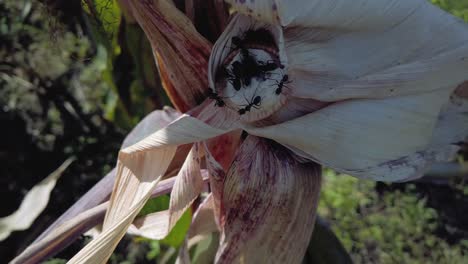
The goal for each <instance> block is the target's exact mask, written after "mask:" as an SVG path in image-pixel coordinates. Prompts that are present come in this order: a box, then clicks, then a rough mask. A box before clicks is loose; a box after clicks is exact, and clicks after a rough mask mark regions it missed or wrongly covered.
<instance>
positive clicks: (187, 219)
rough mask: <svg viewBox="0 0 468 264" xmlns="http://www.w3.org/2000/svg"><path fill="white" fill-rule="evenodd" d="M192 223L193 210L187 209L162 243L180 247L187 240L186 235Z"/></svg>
mask: <svg viewBox="0 0 468 264" xmlns="http://www.w3.org/2000/svg"><path fill="white" fill-rule="evenodd" d="M191 222H192V210H191V208H189V209H187V211H185V213H184V214H183V215H182V217H181V218H180V219H179V221H178V222H177V224H176V225H175V226H174V228H173V229H172V230H171V232H170V233H169V234H168V235H167V236H166V238H164V239H163V240H161V243H163V244H166V245H168V246H172V247H179V246H180V245H181V244H182V242H183V241H184V239H185V235H186V234H187V231H188V229H189V227H190V223H191Z"/></svg>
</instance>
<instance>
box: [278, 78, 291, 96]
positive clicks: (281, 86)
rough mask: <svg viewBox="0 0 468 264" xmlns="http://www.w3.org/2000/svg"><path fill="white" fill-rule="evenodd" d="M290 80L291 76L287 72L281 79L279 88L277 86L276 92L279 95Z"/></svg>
mask: <svg viewBox="0 0 468 264" xmlns="http://www.w3.org/2000/svg"><path fill="white" fill-rule="evenodd" d="M288 80H289V76H288V75H287V74H285V75H284V76H283V78H282V79H281V81H280V82H279V83H278V88H276V90H275V94H277V95H279V94H280V93H281V92H282V91H283V87H284V85H285V84H286V83H290V81H288Z"/></svg>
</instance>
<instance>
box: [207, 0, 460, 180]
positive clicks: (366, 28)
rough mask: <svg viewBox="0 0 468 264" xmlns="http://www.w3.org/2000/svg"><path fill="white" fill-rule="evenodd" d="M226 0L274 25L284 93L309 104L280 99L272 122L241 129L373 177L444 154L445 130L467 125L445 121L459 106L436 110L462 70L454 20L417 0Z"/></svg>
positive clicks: (415, 167) (448, 150) (400, 172)
mask: <svg viewBox="0 0 468 264" xmlns="http://www.w3.org/2000/svg"><path fill="white" fill-rule="evenodd" d="M231 2H232V3H233V4H234V7H235V8H236V9H237V10H238V11H239V12H241V13H244V14H245V15H246V16H239V17H240V18H239V19H240V20H241V21H244V22H243V23H244V24H249V22H247V21H248V20H250V21H256V20H262V21H266V22H270V23H274V24H275V23H276V24H279V25H282V26H283V34H278V35H276V36H278V37H279V39H278V41H277V43H279V44H280V47H279V48H280V53H281V52H282V53H284V54H285V57H286V59H284V60H282V61H286V62H287V64H286V68H287V69H288V72H287V74H288V75H289V80H290V81H291V83H289V84H287V88H286V89H288V90H289V92H290V97H289V100H291V101H295V100H297V98H303V99H305V100H308V99H310V100H311V104H313V105H316V106H317V108H316V110H315V112H311V113H309V114H307V113H306V112H307V109H310V107H304V109H303V110H302V111H301V109H298V108H297V107H295V105H293V106H292V107H291V108H292V109H291V111H290V112H288V109H286V107H285V108H283V109H281V110H280V111H278V113H275V114H274V115H273V116H272V117H271V118H270V119H269V121H270V122H271V121H273V122H276V123H278V124H276V125H273V126H267V127H262V126H264V125H265V123H257V124H255V125H251V126H246V128H247V130H248V131H249V132H251V133H253V134H255V135H258V136H262V137H267V138H271V139H273V140H275V141H277V142H280V143H282V144H283V145H285V146H287V147H288V148H290V149H292V150H293V151H294V152H296V153H297V154H298V155H301V156H303V157H306V158H308V159H311V160H314V161H317V162H319V163H321V164H324V165H326V166H330V167H332V168H334V169H336V170H337V171H340V172H344V173H348V174H351V175H354V176H357V177H360V178H370V179H374V180H384V181H401V180H405V179H406V180H408V179H413V178H416V177H419V176H421V175H422V174H423V172H424V171H425V169H426V168H427V166H428V165H429V164H430V163H431V162H433V161H436V160H437V161H442V160H444V161H445V160H447V159H448V158H449V157H453V156H454V155H453V154H454V153H455V152H456V150H458V147H457V146H456V145H454V144H453V142H452V141H449V140H452V139H455V138H463V136H462V134H463V133H465V136H466V135H467V134H466V129H465V127H466V125H460V123H462V124H467V123H468V121H467V118H466V117H464V118H463V117H462V115H460V114H458V115H457V116H458V117H455V116H454V117H452V118H454V119H457V121H458V122H459V123H458V124H456V122H454V121H447V120H449V119H450V118H448V117H447V115H448V113H449V112H450V111H451V112H452V114H454V113H455V112H456V111H459V112H458V113H460V110H459V109H458V110H456V111H455V110H453V109H452V110H443V111H445V113H444V112H442V114H441V116H440V117H439V114H440V113H441V109H446V108H447V107H448V106H446V104H447V103H448V100H449V98H450V96H451V94H452V93H453V91H454V90H455V88H456V87H457V86H458V85H459V84H460V83H462V82H463V81H465V80H466V79H468V74H467V72H468V57H467V56H468V45H467V44H466V43H468V26H467V25H466V24H465V23H464V22H463V21H461V20H459V19H457V18H455V17H453V16H451V15H449V14H447V13H445V12H444V11H442V10H440V9H438V8H436V7H434V6H432V5H431V4H430V3H428V2H426V1H419V0H409V1H381V0H377V1H366V0H359V1H358V3H357V2H346V1H307V4H305V3H304V1H298V0H293V1H287V2H286V1H254V2H250V1H245V2H241V1H231ZM268 12H270V14H269V15H268V14H267V13H268ZM268 17H270V18H273V17H276V19H270V18H268ZM251 23H254V22H251ZM241 28H242V27H241ZM244 30H246V28H244ZM435 35H437V36H438V37H437V38H434V36H435ZM224 41H225V42H226V41H227V40H224ZM218 45H219V46H222V45H223V43H216V44H215V48H214V52H216V46H218ZM212 58H215V56H212ZM319 101H322V102H323V104H320V103H315V102H319ZM327 103H328V105H327ZM286 106H287V104H286ZM288 118H290V119H288ZM462 119H464V120H463V121H462ZM281 122H283V123H281ZM266 124H268V123H266ZM435 128H437V129H436V130H434V129H435ZM455 131H457V132H455ZM458 131H461V132H458ZM441 133H443V134H444V136H445V138H446V139H447V140H446V141H445V142H444V144H442V143H441V136H439V134H441ZM433 134H434V136H433Z"/></svg>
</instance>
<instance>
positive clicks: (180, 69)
mask: <svg viewBox="0 0 468 264" xmlns="http://www.w3.org/2000/svg"><path fill="white" fill-rule="evenodd" d="M128 3H129V6H130V7H131V9H132V14H133V16H134V17H135V19H136V20H137V22H138V24H140V26H141V27H142V28H143V30H144V31H145V33H146V36H147V37H148V40H149V41H150V43H151V46H152V48H153V52H154V53H155V58H156V59H157V61H158V63H159V64H160V65H159V68H160V71H161V77H162V79H163V81H164V83H163V84H165V87H164V88H165V89H166V91H167V94H168V95H169V97H170V98H171V101H172V102H173V103H174V105H175V107H176V108H177V109H178V110H179V111H181V112H186V111H187V110H189V109H190V108H192V107H194V106H196V105H198V104H199V103H200V102H201V101H202V100H203V98H204V94H205V91H206V90H207V78H206V76H207V72H206V71H207V68H206V65H207V63H208V57H209V54H210V50H211V44H210V43H209V42H208V41H207V40H205V39H204V38H203V37H202V36H201V35H200V34H199V33H198V32H197V31H196V29H195V28H194V26H193V24H192V23H191V21H190V20H189V19H188V18H187V17H186V16H185V15H184V14H183V13H182V12H180V11H179V10H178V9H177V8H176V7H175V6H174V5H173V4H172V3H171V2H170V1H167V0H161V1H151V0H142V1H129V2H128Z"/></svg>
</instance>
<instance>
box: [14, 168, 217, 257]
mask: <svg viewBox="0 0 468 264" xmlns="http://www.w3.org/2000/svg"><path fill="white" fill-rule="evenodd" d="M203 177H204V181H206V180H207V178H208V177H207V175H206V173H204V176H203ZM174 182H175V178H174V177H173V178H169V179H165V180H162V181H160V182H159V183H158V185H157V186H156V188H155V189H154V190H153V192H152V193H151V197H158V196H160V195H162V194H168V193H170V192H171V189H172V187H173V185H174ZM81 205H83V204H81ZM85 205H86V206H89V205H90V203H87V204H85ZM108 206H109V202H108V201H106V202H103V203H101V204H99V205H97V206H94V207H91V208H89V209H86V210H85V209H83V208H85V207H83V206H80V207H78V209H80V208H81V209H83V210H81V211H79V212H78V211H77V210H78V209H77V210H73V211H72V212H71V214H66V215H65V216H66V217H64V218H61V219H59V220H60V221H56V223H57V225H56V226H55V227H54V228H52V229H51V230H50V231H47V232H44V233H43V234H42V235H41V237H40V238H38V239H37V240H36V241H35V242H34V243H33V244H31V245H29V246H28V247H27V248H26V249H25V250H24V251H23V252H22V253H21V254H20V255H19V256H17V257H16V258H15V259H13V260H12V261H11V263H12V264H14V263H22V264H30V263H38V262H41V261H43V260H44V259H46V258H47V257H50V256H53V255H55V254H56V253H57V252H59V251H60V250H62V249H63V248H65V247H66V246H68V245H69V244H70V243H72V242H73V241H74V240H75V239H77V238H78V237H80V236H81V235H82V234H83V233H84V232H87V231H89V229H90V228H92V227H95V226H97V225H99V224H101V223H102V221H103V220H104V215H105V213H106V210H107V207H108ZM69 216H70V217H69ZM168 219H169V218H168V217H167V216H166V217H165V218H164V221H166V222H168ZM147 222H148V221H147ZM150 224H151V223H150ZM153 226H154V225H153ZM95 231H96V232H93V233H94V235H93V237H96V236H98V235H99V234H100V233H101V231H100V230H98V229H95ZM157 231H159V230H156V231H154V230H151V232H157ZM160 232H166V233H167V228H165V229H163V231H160ZM87 233H88V234H89V232H87ZM141 235H143V236H146V233H145V232H141Z"/></svg>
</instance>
